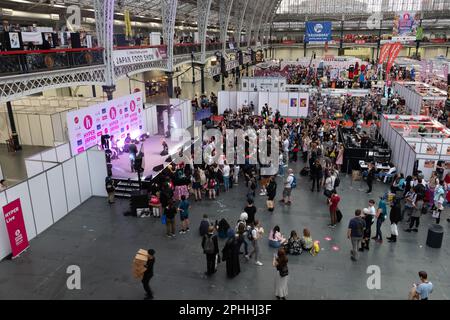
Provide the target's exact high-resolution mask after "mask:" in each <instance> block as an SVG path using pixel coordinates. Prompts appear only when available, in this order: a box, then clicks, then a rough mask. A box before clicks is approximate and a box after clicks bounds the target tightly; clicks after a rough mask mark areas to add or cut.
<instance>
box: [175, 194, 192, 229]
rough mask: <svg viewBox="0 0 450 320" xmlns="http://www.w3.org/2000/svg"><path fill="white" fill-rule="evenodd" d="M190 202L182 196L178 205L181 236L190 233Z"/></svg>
mask: <svg viewBox="0 0 450 320" xmlns="http://www.w3.org/2000/svg"><path fill="white" fill-rule="evenodd" d="M189 208H190V204H189V201H188V200H187V199H186V196H185V195H182V196H181V201H180V203H179V204H178V211H179V212H180V220H181V230H180V234H185V233H186V232H188V231H189Z"/></svg>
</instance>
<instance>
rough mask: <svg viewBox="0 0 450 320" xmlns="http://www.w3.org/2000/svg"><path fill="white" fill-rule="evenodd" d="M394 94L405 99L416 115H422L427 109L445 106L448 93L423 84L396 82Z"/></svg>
mask: <svg viewBox="0 0 450 320" xmlns="http://www.w3.org/2000/svg"><path fill="white" fill-rule="evenodd" d="M393 89H394V92H395V93H398V94H399V95H400V96H401V97H403V98H404V99H405V102H406V106H407V107H408V109H409V110H411V112H412V113H413V114H415V115H420V114H422V113H423V112H424V111H425V110H424V108H425V107H427V106H428V107H431V106H432V105H433V104H436V103H442V104H445V101H446V100H447V92H445V91H443V90H441V89H438V88H436V87H433V86H430V85H429V84H426V83H423V82H408V81H404V82H394V86H393Z"/></svg>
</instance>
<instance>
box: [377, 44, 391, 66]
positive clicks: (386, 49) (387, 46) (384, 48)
mask: <svg viewBox="0 0 450 320" xmlns="http://www.w3.org/2000/svg"><path fill="white" fill-rule="evenodd" d="M391 50H392V45H391V44H390V43H385V44H383V46H382V47H381V50H380V57H379V58H378V64H383V63H384V60H386V58H387V57H388V55H389V52H390V51H391Z"/></svg>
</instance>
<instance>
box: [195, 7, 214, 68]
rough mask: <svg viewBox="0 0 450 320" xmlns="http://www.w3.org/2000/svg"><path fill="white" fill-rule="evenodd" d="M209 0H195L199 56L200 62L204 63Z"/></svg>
mask: <svg viewBox="0 0 450 320" xmlns="http://www.w3.org/2000/svg"><path fill="white" fill-rule="evenodd" d="M211 2H212V0H197V10H198V16H197V26H198V37H199V40H200V44H201V49H202V54H201V57H200V62H201V63H205V61H206V31H207V28H208V20H209V13H210V11H211Z"/></svg>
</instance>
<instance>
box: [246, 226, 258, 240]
mask: <svg viewBox="0 0 450 320" xmlns="http://www.w3.org/2000/svg"><path fill="white" fill-rule="evenodd" d="M253 230H255V228H252V227H250V228H249V229H248V232H247V238H248V240H250V241H253V240H256V239H255V238H254V237H253Z"/></svg>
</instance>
